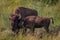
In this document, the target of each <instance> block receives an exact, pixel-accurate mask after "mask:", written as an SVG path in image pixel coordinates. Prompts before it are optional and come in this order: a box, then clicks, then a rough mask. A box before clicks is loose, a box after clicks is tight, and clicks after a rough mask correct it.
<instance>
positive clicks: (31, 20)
mask: <svg viewBox="0 0 60 40" xmlns="http://www.w3.org/2000/svg"><path fill="white" fill-rule="evenodd" d="M50 19H52V23H54V21H53V18H48V17H44V16H28V17H26V18H24V21H23V22H24V23H23V25H24V31H23V33H25V32H26V31H27V28H30V29H31V32H33V33H34V30H35V28H41V27H44V28H45V30H46V32H49V25H50Z"/></svg>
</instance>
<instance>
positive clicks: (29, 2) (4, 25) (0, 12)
mask: <svg viewBox="0 0 60 40" xmlns="http://www.w3.org/2000/svg"><path fill="white" fill-rule="evenodd" d="M47 1H48V0H46V1H44V0H0V40H60V32H59V31H60V30H59V29H60V0H58V2H57V1H56V4H55V5H54V2H51V1H48V2H47ZM18 6H20V7H26V8H31V9H35V10H37V11H38V14H39V16H47V17H53V18H54V24H52V23H51V24H50V30H53V31H52V32H51V33H50V34H47V33H45V32H44V31H39V30H38V31H36V32H35V36H32V35H30V34H28V35H27V36H25V37H23V36H22V33H21V32H20V33H19V35H18V36H14V35H13V33H12V31H11V25H10V21H9V15H10V14H11V13H13V10H14V8H15V7H18ZM41 33H43V34H41ZM41 35H43V37H42V39H41V38H40V36H41Z"/></svg>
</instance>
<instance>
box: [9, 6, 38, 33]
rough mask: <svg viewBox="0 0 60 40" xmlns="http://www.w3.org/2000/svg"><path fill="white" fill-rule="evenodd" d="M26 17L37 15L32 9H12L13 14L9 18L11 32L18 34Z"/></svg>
mask: <svg viewBox="0 0 60 40" xmlns="http://www.w3.org/2000/svg"><path fill="white" fill-rule="evenodd" d="M27 16H38V13H37V11H36V10H34V9H30V8H25V7H17V8H16V9H14V11H13V14H12V15H11V16H10V21H11V25H12V31H13V32H15V33H16V34H18V32H19V30H20V28H22V27H21V26H22V21H23V19H24V18H25V17H27Z"/></svg>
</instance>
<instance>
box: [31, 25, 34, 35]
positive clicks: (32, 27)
mask: <svg viewBox="0 0 60 40" xmlns="http://www.w3.org/2000/svg"><path fill="white" fill-rule="evenodd" d="M30 31H31V34H32V35H34V31H35V28H34V24H31V26H30Z"/></svg>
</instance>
